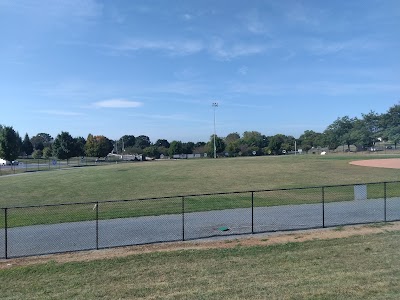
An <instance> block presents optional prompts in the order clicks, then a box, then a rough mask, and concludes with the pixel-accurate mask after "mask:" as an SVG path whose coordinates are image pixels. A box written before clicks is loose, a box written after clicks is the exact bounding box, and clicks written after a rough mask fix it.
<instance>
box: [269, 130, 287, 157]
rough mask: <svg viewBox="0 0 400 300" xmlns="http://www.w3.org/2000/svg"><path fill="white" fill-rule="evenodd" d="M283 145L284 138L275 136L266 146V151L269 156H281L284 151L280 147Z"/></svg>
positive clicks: (279, 135) (281, 135) (278, 135)
mask: <svg viewBox="0 0 400 300" xmlns="http://www.w3.org/2000/svg"><path fill="white" fill-rule="evenodd" d="M284 143H285V136H284V135H283V134H277V135H274V136H273V137H271V139H270V141H269V145H268V150H269V152H270V153H271V154H274V155H279V154H282V150H286V149H284V148H283V147H282V146H283V144H284Z"/></svg>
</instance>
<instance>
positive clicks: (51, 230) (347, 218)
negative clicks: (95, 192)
mask: <svg viewBox="0 0 400 300" xmlns="http://www.w3.org/2000/svg"><path fill="white" fill-rule="evenodd" d="M6 216H7V218H6ZM6 220H7V222H6ZM395 220H400V182H390V183H370V184H356V185H345V186H329V187H314V188H298V189H283V190H270V191H257V192H240V193H226V194H214V195H197V196H185V197H172V198H157V199H146V200H129V201H128V200H127V201H109V202H100V203H79V204H67V205H54V206H50V205H49V206H40V207H20V208H7V209H4V208H3V209H0V258H8V257H19V256H30V255H38V254H50V253H58V252H68V251H78V250H89V249H99V248H109V247H116V246H128V245H139V244H148V243H156V242H167V241H179V240H190V239H199V238H207V237H221V236H226V235H237V234H249V233H258V232H269V231H280V230H296V229H308V228H318V227H319V228H321V227H330V226H340V225H349V224H361V223H374V222H383V221H395ZM6 225H7V226H6ZM5 227H7V230H6V228H5ZM6 244H7V246H6Z"/></svg>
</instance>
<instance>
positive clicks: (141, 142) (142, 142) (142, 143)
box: [135, 135, 151, 149]
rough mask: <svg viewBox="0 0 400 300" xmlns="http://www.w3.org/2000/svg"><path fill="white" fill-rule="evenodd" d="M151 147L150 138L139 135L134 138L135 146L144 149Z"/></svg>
mask: <svg viewBox="0 0 400 300" xmlns="http://www.w3.org/2000/svg"><path fill="white" fill-rule="evenodd" d="M150 145H151V142H150V138H149V137H148V136H147V135H139V136H138V137H137V138H136V142H135V146H136V147H138V148H140V149H144V148H146V147H149V146H150Z"/></svg>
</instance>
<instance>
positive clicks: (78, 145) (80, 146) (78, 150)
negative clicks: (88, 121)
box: [73, 136, 86, 156]
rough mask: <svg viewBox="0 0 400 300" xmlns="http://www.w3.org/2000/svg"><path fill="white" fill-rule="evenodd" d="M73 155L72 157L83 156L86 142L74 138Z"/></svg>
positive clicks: (80, 138)
mask: <svg viewBox="0 0 400 300" xmlns="http://www.w3.org/2000/svg"><path fill="white" fill-rule="evenodd" d="M74 144H75V147H74V153H73V156H85V144H86V140H85V139H84V138H83V137H81V136H80V137H77V138H74Z"/></svg>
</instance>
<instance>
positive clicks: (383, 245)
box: [0, 232, 400, 299]
mask: <svg viewBox="0 0 400 300" xmlns="http://www.w3.org/2000/svg"><path fill="white" fill-rule="evenodd" d="M399 248H400V233H399V232H391V233H381V234H374V235H368V236H356V237H351V238H343V239H334V240H320V241H309V242H303V243H287V244H280V245H273V246H262V245H260V246H241V245H240V242H238V243H237V244H236V246H235V247H233V248H230V249H209V250H179V251H172V252H153V253H147V254H137V255H131V256H128V257H122V258H112V259H103V260H95V261H89V262H64V263H56V262H48V263H40V264H36V265H31V266H23V267H12V268H10V269H3V270H0V282H1V287H0V289H1V293H0V297H1V298H2V299H99V298H102V299H398V298H399V294H400V285H399V284H398V279H399V277H400V252H399V251H398V249H399Z"/></svg>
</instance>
